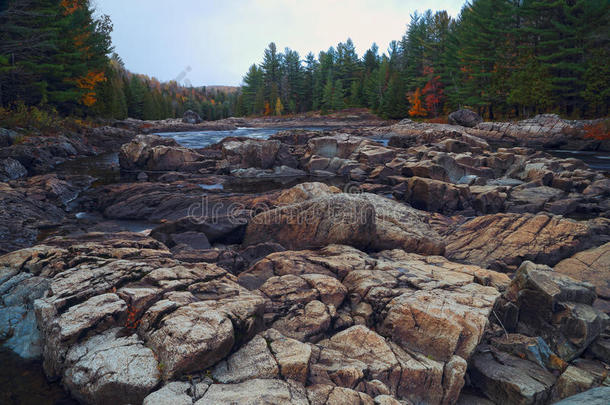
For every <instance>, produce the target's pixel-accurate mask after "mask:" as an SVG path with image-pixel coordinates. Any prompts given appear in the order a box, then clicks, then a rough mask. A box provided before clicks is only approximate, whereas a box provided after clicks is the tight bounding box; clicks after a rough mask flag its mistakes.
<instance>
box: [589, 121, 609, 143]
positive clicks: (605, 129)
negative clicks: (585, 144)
mask: <svg viewBox="0 0 610 405" xmlns="http://www.w3.org/2000/svg"><path fill="white" fill-rule="evenodd" d="M585 138H591V139H597V140H598V141H608V140H610V120H605V121H601V122H598V123H597V124H593V125H586V126H585Z"/></svg>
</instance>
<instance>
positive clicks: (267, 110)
mask: <svg viewBox="0 0 610 405" xmlns="http://www.w3.org/2000/svg"><path fill="white" fill-rule="evenodd" d="M264 114H265V115H271V106H270V105H269V102H268V101H265V112H264Z"/></svg>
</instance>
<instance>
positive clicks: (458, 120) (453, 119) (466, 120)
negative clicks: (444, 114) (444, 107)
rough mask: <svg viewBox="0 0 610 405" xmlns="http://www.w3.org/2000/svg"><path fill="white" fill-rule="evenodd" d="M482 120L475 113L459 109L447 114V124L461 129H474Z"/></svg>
mask: <svg viewBox="0 0 610 405" xmlns="http://www.w3.org/2000/svg"><path fill="white" fill-rule="evenodd" d="M482 121H483V119H482V118H481V116H480V115H479V114H477V113H475V112H474V111H472V110H468V109H461V110H457V111H454V112H452V113H451V114H449V123H450V124H452V125H461V126H463V127H470V128H472V127H476V126H477V124H479V123H480V122H482Z"/></svg>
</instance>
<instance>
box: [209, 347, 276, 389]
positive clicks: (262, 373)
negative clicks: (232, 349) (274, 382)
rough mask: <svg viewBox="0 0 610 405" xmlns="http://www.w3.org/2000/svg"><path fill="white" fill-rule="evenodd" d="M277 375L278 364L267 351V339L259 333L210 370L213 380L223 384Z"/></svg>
mask: <svg viewBox="0 0 610 405" xmlns="http://www.w3.org/2000/svg"><path fill="white" fill-rule="evenodd" d="M278 375H279V369H278V364H277V363H276V361H275V358H274V356H273V355H272V354H271V353H270V352H269V348H268V347H267V341H266V340H265V339H264V338H262V337H261V336H260V335H257V336H255V337H254V338H253V339H252V340H251V341H250V342H248V344H246V345H245V346H243V347H242V348H241V349H239V350H238V351H237V352H236V353H234V354H232V355H231V356H230V357H229V358H228V359H227V360H223V361H221V362H220V363H218V364H217V365H216V366H215V367H214V369H213V370H212V377H213V378H214V380H215V381H218V382H221V383H223V384H228V383H240V382H243V381H246V380H251V379H255V378H267V379H269V378H275V377H278Z"/></svg>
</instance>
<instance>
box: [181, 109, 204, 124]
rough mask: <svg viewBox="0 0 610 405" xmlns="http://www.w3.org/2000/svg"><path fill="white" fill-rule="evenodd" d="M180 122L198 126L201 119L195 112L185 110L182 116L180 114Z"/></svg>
mask: <svg viewBox="0 0 610 405" xmlns="http://www.w3.org/2000/svg"><path fill="white" fill-rule="evenodd" d="M182 122H185V123H187V124H199V123H201V122H202V119H201V117H200V116H199V114H197V113H196V112H195V111H193V110H186V111H185V112H184V114H182Z"/></svg>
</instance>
